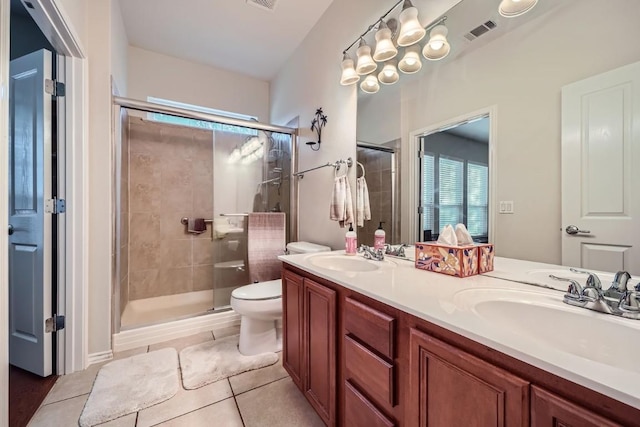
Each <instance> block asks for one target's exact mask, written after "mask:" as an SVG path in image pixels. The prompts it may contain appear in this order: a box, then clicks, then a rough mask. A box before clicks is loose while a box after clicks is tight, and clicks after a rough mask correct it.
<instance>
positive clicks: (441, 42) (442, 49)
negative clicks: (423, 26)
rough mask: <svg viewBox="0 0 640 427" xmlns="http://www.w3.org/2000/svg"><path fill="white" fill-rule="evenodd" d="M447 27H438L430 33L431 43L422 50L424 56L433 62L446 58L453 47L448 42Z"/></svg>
mask: <svg viewBox="0 0 640 427" xmlns="http://www.w3.org/2000/svg"><path fill="white" fill-rule="evenodd" d="M448 32H449V30H447V27H445V26H444V25H442V24H440V25H436V26H435V27H433V29H432V30H431V32H430V33H429V42H428V43H427V44H426V45H424V48H423V49H422V56H424V57H425V58H426V59H429V60H431V61H438V60H440V59H443V58H444V57H446V56H447V55H448V54H449V52H450V51H451V46H450V45H449V42H448V41H447V33H448Z"/></svg>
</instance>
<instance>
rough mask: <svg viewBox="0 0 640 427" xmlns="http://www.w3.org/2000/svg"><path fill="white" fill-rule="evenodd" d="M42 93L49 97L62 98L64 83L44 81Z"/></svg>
mask: <svg viewBox="0 0 640 427" xmlns="http://www.w3.org/2000/svg"><path fill="white" fill-rule="evenodd" d="M44 91H45V92H47V93H48V94H49V95H51V96H64V94H65V87H64V83H61V82H59V81H57V80H51V79H46V80H45V81H44Z"/></svg>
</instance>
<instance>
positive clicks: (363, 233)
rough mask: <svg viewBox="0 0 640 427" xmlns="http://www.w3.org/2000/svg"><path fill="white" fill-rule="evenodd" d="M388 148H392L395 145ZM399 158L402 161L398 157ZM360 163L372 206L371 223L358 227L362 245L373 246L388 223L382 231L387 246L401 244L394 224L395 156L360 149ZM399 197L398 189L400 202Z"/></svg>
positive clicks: (359, 169) (358, 152) (397, 229)
mask: <svg viewBox="0 0 640 427" xmlns="http://www.w3.org/2000/svg"><path fill="white" fill-rule="evenodd" d="M388 144H389V145H391V144H392V143H388ZM385 145H387V144H385ZM396 157H398V155H397V154H396ZM357 159H358V161H359V162H360V163H362V164H363V166H364V169H365V180H366V181H367V187H368V188H369V204H370V205H371V221H365V222H364V227H362V228H360V227H358V244H359V245H360V244H362V245H367V246H373V240H374V233H375V231H376V229H377V228H378V224H379V223H380V221H383V222H384V224H382V228H383V229H384V230H385V233H386V236H385V238H386V241H387V243H392V244H397V243H400V242H399V231H400V228H399V226H398V225H397V224H393V223H392V221H393V219H394V218H393V217H394V216H393V209H394V206H393V203H392V200H393V198H392V194H393V193H392V190H393V187H392V185H393V180H392V170H393V168H392V166H393V164H392V159H393V156H392V155H391V154H390V153H387V152H384V151H379V150H374V149H369V148H365V147H358V149H357ZM396 170H397V169H396ZM357 174H358V176H362V169H361V168H360V166H358V169H357ZM354 190H355V189H354ZM354 194H355V191H354ZM398 195H399V191H398V190H397V187H396V190H395V197H396V198H397V197H398ZM397 204H398V202H397V200H396V205H397ZM396 217H397V216H396ZM394 225H395V226H394Z"/></svg>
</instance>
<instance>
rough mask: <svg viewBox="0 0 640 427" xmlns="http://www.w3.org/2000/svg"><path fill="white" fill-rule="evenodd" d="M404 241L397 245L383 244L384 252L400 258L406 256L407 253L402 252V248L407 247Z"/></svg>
mask: <svg viewBox="0 0 640 427" xmlns="http://www.w3.org/2000/svg"><path fill="white" fill-rule="evenodd" d="M408 246H409V245H407V244H406V243H403V244H401V245H399V246H391V245H389V244H386V245H384V252H385V253H386V254H387V255H393V256H397V257H400V258H406V257H407V255H406V254H405V253H404V248H406V247H408Z"/></svg>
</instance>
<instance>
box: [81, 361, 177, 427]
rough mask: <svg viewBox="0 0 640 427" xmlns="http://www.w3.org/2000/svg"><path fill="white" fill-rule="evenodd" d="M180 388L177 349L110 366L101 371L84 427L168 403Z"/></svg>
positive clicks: (90, 398)
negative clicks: (161, 403)
mask: <svg viewBox="0 0 640 427" xmlns="http://www.w3.org/2000/svg"><path fill="white" fill-rule="evenodd" d="M179 387H180V383H179V379H178V353H177V352H176V349H175V348H165V349H162V350H158V351H152V352H150V353H144V354H139V355H136V356H132V357H129V358H126V359H122V360H116V361H114V362H111V363H108V364H106V365H104V366H103V367H102V368H100V371H99V372H98V376H97V377H96V380H95V382H94V383H93V388H92V389H91V394H90V395H89V398H88V399H87V403H86V404H85V405H84V409H83V410H82V415H81V416H80V426H81V427H89V426H94V425H96V424H100V423H104V422H106V421H109V420H113V419H116V418H120V417H122V416H124V415H127V414H130V413H133V412H137V411H139V410H141V409H144V408H148V407H149V406H153V405H155V404H157V403H160V402H164V401H165V400H167V399H170V398H171V397H173V396H174V395H175V394H176V393H177V392H178V388H179Z"/></svg>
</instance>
